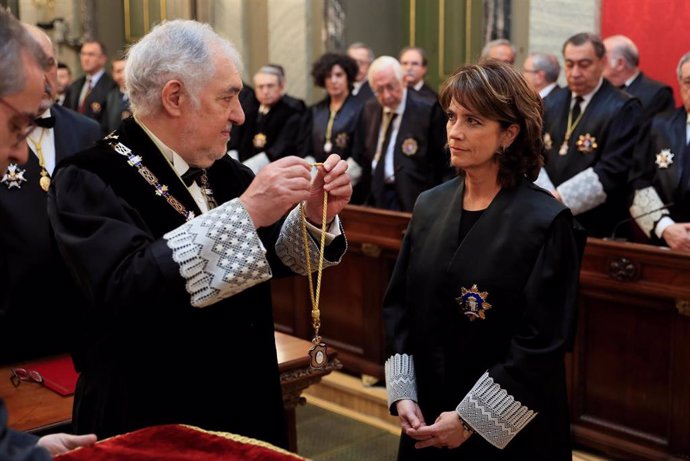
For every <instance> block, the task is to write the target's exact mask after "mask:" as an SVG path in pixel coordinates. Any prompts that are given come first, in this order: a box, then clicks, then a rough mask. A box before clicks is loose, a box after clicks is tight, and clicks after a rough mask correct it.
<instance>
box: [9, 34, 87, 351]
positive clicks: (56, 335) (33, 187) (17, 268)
mask: <svg viewBox="0 0 690 461" xmlns="http://www.w3.org/2000/svg"><path fill="white" fill-rule="evenodd" d="M24 27H26V29H27V30H28V31H29V33H30V34H31V36H32V37H33V38H34V40H36V42H38V43H39V45H40V46H41V48H42V49H43V52H44V53H45V54H46V56H47V57H48V60H49V62H50V67H49V68H48V69H47V70H46V72H45V75H46V80H47V82H48V87H49V90H48V91H47V92H46V93H45V94H44V97H43V100H42V101H41V106H40V109H39V110H40V111H41V114H40V115H39V117H38V118H37V119H36V123H37V124H38V128H37V129H35V130H34V131H33V132H32V133H31V134H30V135H29V136H28V137H27V141H28V143H29V149H30V151H31V154H30V155H29V158H28V162H25V163H24V164H16V163H13V164H11V165H10V168H11V169H13V170H14V171H15V174H16V176H15V178H14V180H12V179H10V178H7V179H5V178H3V180H2V182H1V184H0V221H2V223H3V225H2V226H1V227H0V272H2V273H3V274H5V275H6V277H4V278H3V279H2V280H0V312H2V321H1V322H0V363H5V364H6V363H13V362H18V361H23V360H27V359H31V358H37V357H44V356H47V355H54V354H58V353H65V352H68V351H69V343H68V342H69V340H70V338H71V337H72V336H73V335H72V334H71V332H72V328H73V327H74V317H71V316H70V312H71V308H72V307H73V306H75V305H76V303H77V302H78V301H79V297H78V296H77V289H76V287H75V285H74V281H73V280H72V279H71V277H70V275H69V273H68V272H67V270H66V269H65V267H64V264H63V262H62V258H61V257H60V255H59V253H58V251H57V248H56V247H55V244H54V242H53V240H52V232H51V230H50V226H49V224H48V215H47V212H46V206H47V205H46V200H47V192H48V188H49V186H50V182H51V178H52V174H53V170H54V169H55V165H56V164H57V163H58V162H59V161H60V160H62V159H64V158H66V157H68V156H70V155H72V154H74V153H76V152H78V151H80V150H82V149H85V148H87V147H89V146H90V145H91V144H94V143H95V142H96V141H97V140H98V139H99V138H100V136H101V132H100V128H99V126H98V124H97V123H96V122H95V121H94V120H91V119H89V118H88V117H85V116H83V115H80V114H77V113H75V112H73V111H71V110H69V109H65V108H64V107H62V106H59V105H57V104H54V101H55V96H56V88H57V63H56V61H55V53H54V50H53V46H52V43H51V42H50V39H49V38H48V36H47V35H46V34H45V32H43V31H42V30H41V29H39V28H37V27H35V26H32V25H25V26H24ZM37 284H38V286H39V287H40V289H37ZM58 307H60V308H58ZM27 332H31V340H30V341H27V340H26V335H27Z"/></svg>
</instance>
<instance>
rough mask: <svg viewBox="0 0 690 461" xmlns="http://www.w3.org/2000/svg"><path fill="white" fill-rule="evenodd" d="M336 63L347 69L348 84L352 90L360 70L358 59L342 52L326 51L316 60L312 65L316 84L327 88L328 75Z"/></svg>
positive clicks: (312, 73) (312, 74)
mask: <svg viewBox="0 0 690 461" xmlns="http://www.w3.org/2000/svg"><path fill="white" fill-rule="evenodd" d="M336 64H337V65H339V66H340V67H342V68H343V70H344V71H345V75H347V86H348V88H349V89H350V90H352V86H353V85H354V83H355V78H356V77H357V72H358V71H359V70H358V68H357V61H355V60H354V59H352V58H351V57H349V56H348V55H346V54H341V53H325V54H323V55H321V57H320V58H319V59H317V60H316V61H315V62H314V64H313V65H312V67H311V76H312V78H313V79H314V85H316V86H320V87H321V88H325V87H326V85H325V82H326V76H327V75H328V74H329V73H330V72H331V69H333V66H335V65H336Z"/></svg>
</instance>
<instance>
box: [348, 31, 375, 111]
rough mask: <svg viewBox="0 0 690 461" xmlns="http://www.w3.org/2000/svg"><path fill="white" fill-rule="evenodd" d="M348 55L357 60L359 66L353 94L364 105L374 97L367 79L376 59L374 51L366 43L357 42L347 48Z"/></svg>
mask: <svg viewBox="0 0 690 461" xmlns="http://www.w3.org/2000/svg"><path fill="white" fill-rule="evenodd" d="M347 55H348V56H349V57H351V58H352V59H354V60H355V61H356V62H357V68H358V72H357V77H355V82H354V83H353V85H352V95H353V96H354V97H355V99H357V100H358V101H360V102H361V103H362V105H364V104H365V103H366V102H367V101H368V100H370V99H371V98H373V97H374V92H373V91H371V87H370V86H369V80H368V79H367V73H368V72H369V66H371V63H372V61H373V60H374V52H373V51H372V49H371V48H369V47H368V46H367V45H365V44H364V43H362V42H355V43H353V44H352V45H350V46H349V47H348V48H347Z"/></svg>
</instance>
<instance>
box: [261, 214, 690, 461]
mask: <svg viewBox="0 0 690 461" xmlns="http://www.w3.org/2000/svg"><path fill="white" fill-rule="evenodd" d="M409 218H410V215H409V214H406V213H395V212H389V211H383V210H376V209H372V208H363V207H357V206H349V207H347V208H346V209H345V210H344V212H343V214H342V219H343V223H344V226H345V230H346V235H347V238H348V243H349V250H348V254H347V255H346V256H345V258H344V259H343V262H342V263H341V265H340V266H338V267H337V268H331V269H328V271H326V272H324V287H323V290H324V293H323V300H322V303H323V306H324V310H323V313H322V315H323V334H324V337H325V339H326V341H327V342H330V343H331V344H332V345H333V346H335V347H337V348H338V350H339V352H340V354H339V358H340V360H341V361H342V363H343V365H344V369H345V370H347V371H349V372H350V373H354V374H367V375H372V376H375V377H376V378H378V379H382V378H383V366H382V365H383V362H384V360H385V359H386V357H385V351H384V350H383V329H382V320H381V306H382V301H383V296H384V292H385V289H386V286H387V284H388V280H389V278H390V274H391V272H392V270H393V266H394V264H395V258H396V255H397V252H398V251H399V248H400V243H401V239H402V236H403V232H404V231H405V229H406V228H407V223H408V222H409ZM291 280H292V282H291V283H292V285H291V286H289V284H285V285H282V286H281V287H280V289H278V287H277V286H276V285H274V294H276V300H280V301H281V303H283V304H282V305H281V306H280V309H283V310H285V312H284V313H281V314H280V318H281V319H289V318H292V319H293V323H292V324H291V325H285V327H286V328H289V329H291V330H292V331H295V332H299V334H298V336H300V337H303V338H305V339H309V334H310V331H311V327H310V325H309V321H310V320H309V316H308V308H305V307H304V306H306V304H305V302H306V301H307V296H308V295H307V293H308V292H307V289H306V282H305V279H304V278H295V279H291ZM290 299H292V300H293V301H294V300H295V299H301V304H294V305H293V306H288V305H287V303H289V300H290ZM689 300H690V255H687V254H683V253H679V252H675V251H671V250H666V249H661V248H656V247H651V246H646V245H639V244H632V243H621V242H611V241H604V240H599V239H590V240H589V241H588V243H587V248H586V250H585V256H584V261H583V264H582V272H581V274H580V292H579V299H578V305H579V314H578V330H577V339H576V342H575V346H574V350H573V352H572V353H569V354H567V356H566V360H565V364H566V373H567V374H566V378H567V381H568V386H569V398H570V406H571V413H572V430H573V438H574V441H575V442H576V443H577V444H578V445H581V446H584V447H588V448H591V449H595V450H599V451H603V452H605V453H607V454H608V455H609V456H612V457H614V458H616V459H625V460H638V459H639V460H681V459H686V460H687V459H689V458H690V429H689V428H690V307H689V306H690V302H689ZM296 306H299V307H296ZM290 309H292V312H293V314H292V315H290V314H289V311H290ZM277 317H278V316H277Z"/></svg>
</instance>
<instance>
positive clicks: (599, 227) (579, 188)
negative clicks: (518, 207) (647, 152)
mask: <svg viewBox="0 0 690 461" xmlns="http://www.w3.org/2000/svg"><path fill="white" fill-rule="evenodd" d="M563 58H564V62H565V75H566V79H567V81H568V88H567V89H564V90H563V91H560V92H558V94H556V95H555V96H554V97H553V98H552V99H550V100H549V101H547V102H546V105H545V106H546V107H545V114H544V147H545V149H546V155H547V161H546V166H545V167H544V169H542V172H541V174H540V177H539V179H538V180H537V184H539V185H540V186H542V187H544V188H545V189H547V190H550V191H551V192H552V193H553V195H554V196H555V197H556V198H558V199H559V200H561V201H562V202H563V203H565V204H566V205H567V206H568V207H570V209H571V210H572V212H573V214H574V215H575V216H576V218H577V219H578V221H580V223H581V224H582V225H583V226H584V228H585V229H586V230H587V232H588V233H589V235H591V236H594V237H608V236H609V235H610V234H611V232H612V231H613V230H614V227H615V225H616V223H617V222H619V221H621V220H623V219H625V217H626V208H627V204H626V202H627V199H626V190H627V187H626V185H627V180H628V173H629V170H630V167H631V165H632V155H633V148H634V145H635V138H636V135H637V133H638V131H639V129H640V124H641V117H642V109H641V107H640V103H639V101H638V100H637V99H636V98H633V97H631V96H630V95H628V94H626V93H624V92H623V91H621V90H619V89H617V88H616V87H614V86H613V85H611V84H610V83H609V82H608V80H606V79H604V78H603V76H602V75H603V72H604V68H605V67H606V65H607V59H606V48H604V44H603V42H602V41H601V38H599V36H597V35H595V34H591V33H579V34H576V35H574V36H572V37H570V38H569V39H568V40H567V41H566V42H565V45H564V46H563Z"/></svg>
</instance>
